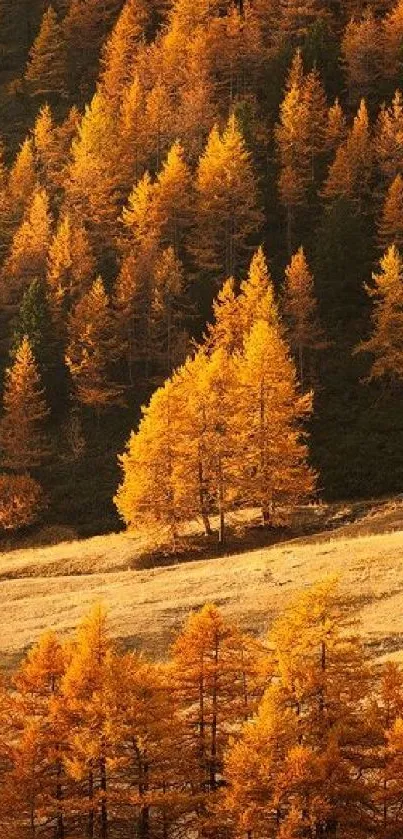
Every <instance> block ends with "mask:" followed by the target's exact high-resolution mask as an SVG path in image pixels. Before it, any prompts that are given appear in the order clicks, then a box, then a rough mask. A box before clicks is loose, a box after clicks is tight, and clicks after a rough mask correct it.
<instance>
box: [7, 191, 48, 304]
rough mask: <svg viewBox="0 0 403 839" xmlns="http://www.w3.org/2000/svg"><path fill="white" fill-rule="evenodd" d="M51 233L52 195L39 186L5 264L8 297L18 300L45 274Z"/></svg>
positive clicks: (16, 233) (17, 231) (14, 238)
mask: <svg viewBox="0 0 403 839" xmlns="http://www.w3.org/2000/svg"><path fill="white" fill-rule="evenodd" d="M51 235H52V215H51V212H50V208H49V198H48V195H47V193H46V191H45V190H44V189H41V188H38V189H36V190H35V192H34V194H33V197H32V200H31V203H30V204H29V206H28V207H27V210H26V212H25V215H24V218H23V220H22V222H21V225H20V226H19V228H18V230H16V232H15V234H14V237H13V241H12V243H11V248H10V252H9V254H8V256H7V259H6V261H5V263H4V265H3V267H2V285H3V294H4V295H5V296H6V298H8V300H10V301H12V302H18V301H19V299H20V298H21V296H22V293H23V292H24V290H25V289H26V288H27V286H28V285H29V283H30V282H31V281H32V280H34V279H37V278H38V279H44V278H45V276H46V260H47V253H48V249H49V244H50V240H51Z"/></svg>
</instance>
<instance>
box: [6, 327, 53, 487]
mask: <svg viewBox="0 0 403 839" xmlns="http://www.w3.org/2000/svg"><path fill="white" fill-rule="evenodd" d="M3 409H4V415H3V418H2V420H1V422H0V449H1V453H2V462H3V464H4V466H6V467H8V468H10V469H14V470H16V471H18V470H27V469H31V468H35V467H37V466H40V465H41V463H42V462H43V461H44V460H46V458H47V457H48V455H49V443H48V441H47V439H46V435H45V433H44V423H45V420H46V418H47V416H48V413H49V411H48V408H47V405H46V401H45V395H44V390H43V388H42V384H41V378H40V375H39V372H38V368H37V365H36V361H35V358H34V355H33V353H32V350H31V347H30V344H29V340H28V338H27V337H24V338H23V340H22V342H21V345H20V347H19V349H18V350H17V352H16V354H15V359H14V362H13V364H12V366H11V367H9V368H8V370H7V371H6V379H5V386H4V396H3Z"/></svg>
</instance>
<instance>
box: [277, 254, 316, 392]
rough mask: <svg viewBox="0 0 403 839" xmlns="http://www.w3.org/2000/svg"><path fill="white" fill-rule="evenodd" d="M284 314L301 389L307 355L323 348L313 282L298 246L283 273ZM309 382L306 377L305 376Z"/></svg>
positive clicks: (304, 257) (303, 255)
mask: <svg viewBox="0 0 403 839" xmlns="http://www.w3.org/2000/svg"><path fill="white" fill-rule="evenodd" d="M283 306H284V314H285V316H286V319H287V321H288V323H289V329H290V333H289V334H290V342H291V348H292V350H293V352H294V353H295V356H296V358H297V361H298V374H299V381H300V384H301V387H302V388H304V379H305V363H306V361H307V358H306V356H307V354H308V353H309V352H310V351H312V350H318V349H321V348H323V347H324V346H325V342H324V336H323V332H322V329H321V327H320V323H319V315H318V304H317V300H316V297H315V288H314V279H313V276H312V274H311V272H310V270H309V266H308V263H307V260H306V256H305V253H304V249H303V248H302V247H301V248H299V250H298V251H297V253H296V254H294V256H293V257H292V259H291V262H290V263H289V265H287V268H286V270H285V284H284V297H283ZM308 379H309V375H308Z"/></svg>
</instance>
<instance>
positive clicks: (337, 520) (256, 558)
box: [0, 498, 403, 666]
mask: <svg viewBox="0 0 403 839" xmlns="http://www.w3.org/2000/svg"><path fill="white" fill-rule="evenodd" d="M315 519H316V521H314V520H315ZM308 520H309V526H305V528H301V527H300V532H302V533H303V535H300V536H295V535H294V537H293V538H291V537H289V538H286V537H285V536H284V537H283V541H281V542H278V543H277V544H272V545H267V544H264V541H265V540H266V541H267V536H264V535H263V534H262V533H261V531H259V528H257V527H255V528H253V527H250V528H249V531H248V532H249V538H248V539H246V541H244V542H241V541H239V542H238V543H236V544H237V546H238V547H237V548H236V549H234V550H233V551H232V552H231V553H230V554H228V555H225V556H224V555H223V556H214V555H212V556H210V558H209V557H208V556H207V557H206V552H204V553H201V554H195V556H196V557H197V556H199V558H195V556H193V558H192V559H189V558H187V559H186V558H184V559H182V560H181V561H178V560H176V561H175V560H174V559H173V558H172V557H171V558H170V557H169V556H165V557H163V564H162V565H155V567H148V568H147V567H145V566H146V565H147V562H145V557H147V556H148V553H147V551H148V550H149V549H148V546H147V544H146V543H145V541H144V540H142V539H141V538H140V537H137V538H136V537H134V536H133V535H130V534H112V535H109V536H102V537H96V538H93V539H89V540H86V541H75V542H70V543H68V542H65V543H63V544H59V545H56V546H50V547H42V548H40V547H38V548H30V549H20V550H14V551H3V553H2V555H1V559H0V615H1V618H0V627H1V629H0V661H1V663H2V664H3V665H6V666H7V665H11V664H13V663H14V662H15V661H16V660H18V658H19V657H20V655H21V653H22V652H23V651H24V650H25V649H27V648H28V647H29V646H30V645H31V644H32V642H33V641H35V640H36V639H37V638H38V637H39V636H40V635H41V633H42V632H43V631H44V630H45V629H46V628H48V627H51V628H53V629H56V630H59V631H61V632H63V633H68V632H70V631H71V630H73V629H74V628H75V627H76V625H77V623H78V622H79V621H80V620H81V619H82V617H83V616H84V615H85V614H86V612H87V611H88V610H89V609H90V608H91V606H92V605H93V604H94V603H95V602H98V601H102V602H104V603H105V605H106V606H107V607H108V610H109V615H110V623H111V630H112V633H113V635H114V636H115V637H116V638H117V639H119V640H120V641H121V642H122V643H124V644H125V645H127V646H129V647H131V648H135V649H143V650H144V651H145V652H147V653H149V654H151V655H154V656H163V655H164V653H165V652H166V650H167V648H168V646H169V643H170V641H171V639H172V637H173V636H174V633H175V631H176V630H177V629H178V627H180V625H181V622H182V621H183V619H184V617H185V616H186V615H187V613H188V612H189V611H190V610H191V609H197V608H198V607H200V606H201V605H202V604H204V603H206V602H208V601H210V602H215V603H217V604H218V605H219V606H220V607H221V608H222V609H223V611H224V613H225V614H226V615H228V616H229V617H230V618H232V619H235V620H237V621H238V622H239V623H240V624H241V625H242V626H243V627H244V628H246V629H248V630H251V631H252V632H254V633H257V634H261V633H264V632H265V631H266V630H267V628H268V627H269V626H270V623H271V622H272V620H273V618H274V617H275V616H276V615H277V614H278V612H279V611H280V610H281V609H282V608H283V607H284V605H285V604H286V603H287V602H289V601H290V598H291V597H292V596H293V595H294V594H295V592H296V591H298V590H300V589H301V588H303V587H305V586H308V585H310V584H312V583H315V582H316V581H318V580H321V579H323V578H326V577H329V576H331V577H337V578H338V581H339V592H340V598H341V600H342V602H343V603H344V605H345V607H346V609H347V610H348V611H349V613H350V614H351V616H352V617H353V618H354V619H355V618H356V619H357V620H358V621H359V622H360V627H361V632H362V633H363V635H364V637H365V640H366V642H367V643H368V644H369V645H370V646H371V649H372V650H373V654H374V656H375V657H376V658H379V659H382V658H385V657H395V658H402V659H403V501H402V500H401V499H400V498H399V499H394V500H390V501H385V502H382V503H380V502H378V503H376V504H375V503H374V504H369V503H368V504H361V505H359V504H356V505H337V506H334V507H332V508H327V507H321V508H312V509H311V510H310V511H309V515H308V518H307V521H308ZM312 531H316V532H312ZM294 532H295V531H294ZM297 532H298V530H297ZM254 534H255V535H254ZM262 543H263V544H262ZM253 544H257V545H258V546H257V547H253ZM241 546H242V549H241ZM200 556H201V557H202V558H200ZM160 560H161V557H160ZM154 561H156V557H155V556H154ZM148 565H149V566H150V565H152V563H151V562H148Z"/></svg>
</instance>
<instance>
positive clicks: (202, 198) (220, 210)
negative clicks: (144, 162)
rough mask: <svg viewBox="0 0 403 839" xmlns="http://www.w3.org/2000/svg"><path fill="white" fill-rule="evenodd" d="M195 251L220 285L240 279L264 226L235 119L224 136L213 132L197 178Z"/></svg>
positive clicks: (203, 268)
mask: <svg viewBox="0 0 403 839" xmlns="http://www.w3.org/2000/svg"><path fill="white" fill-rule="evenodd" d="M196 193H197V196H196V217H195V224H196V230H195V234H194V237H193V246H192V250H193V252H194V256H195V259H196V261H197V265H198V266H199V268H200V269H202V270H204V271H206V272H208V273H209V274H213V275H214V277H215V278H216V280H217V279H218V280H219V281H222V280H223V279H224V278H225V277H229V276H232V275H235V274H236V273H237V272H238V271H239V270H241V269H242V268H243V267H244V265H245V261H246V260H247V259H248V255H249V253H250V248H251V246H253V241H254V239H255V237H256V235H257V234H258V231H259V229H260V226H261V223H262V214H261V211H260V205H259V197H258V190H257V183H256V176H255V173H254V170H253V164H252V159H251V155H250V153H249V152H248V150H247V148H246V144H245V141H244V139H243V137H242V133H241V130H240V127H239V125H238V123H237V120H236V118H235V116H234V115H232V116H231V117H230V118H229V120H228V123H227V126H226V128H225V130H224V133H223V134H222V135H220V133H219V131H218V128H217V127H214V128H213V129H212V131H211V133H210V136H209V139H208V142H207V146H206V149H205V151H204V153H203V155H202V156H201V158H200V161H199V166H198V170H197V177H196Z"/></svg>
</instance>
